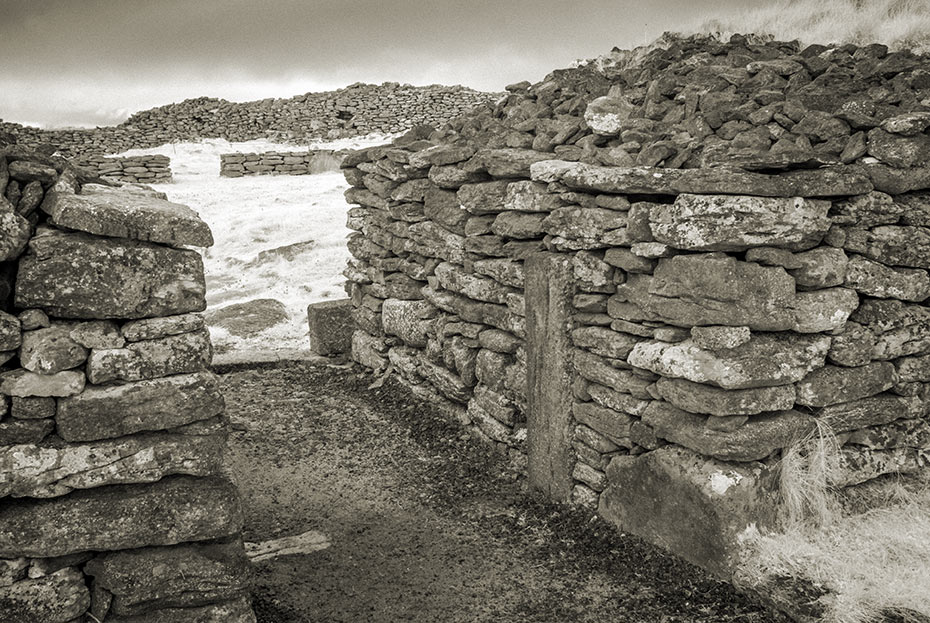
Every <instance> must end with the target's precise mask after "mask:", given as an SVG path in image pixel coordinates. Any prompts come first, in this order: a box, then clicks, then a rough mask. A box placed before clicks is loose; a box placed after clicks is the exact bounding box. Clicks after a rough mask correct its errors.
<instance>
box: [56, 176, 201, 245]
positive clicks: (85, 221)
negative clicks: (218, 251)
mask: <svg viewBox="0 0 930 623" xmlns="http://www.w3.org/2000/svg"><path fill="white" fill-rule="evenodd" d="M42 211H44V212H45V213H46V214H48V215H49V217H50V222H51V223H52V224H53V225H56V226H58V227H62V228H67V229H75V230H78V231H84V232H88V233H91V234H96V235H98V236H110V237H115V238H131V239H133V240H145V241H148V242H158V243H162V244H167V245H171V246H181V245H191V246H195V247H209V246H212V245H213V234H212V233H211V232H210V228H209V227H208V226H207V224H206V223H204V222H203V220H202V219H201V218H200V217H199V216H198V215H197V213H196V212H194V211H193V210H191V209H190V208H188V207H187V206H185V205H181V204H179V203H171V202H170V201H165V200H164V199H157V198H154V197H147V196H145V195H139V194H135V193H122V192H118V191H114V190H107V191H104V192H101V191H96V190H94V189H93V188H85V189H83V190H82V192H81V194H79V195H76V194H73V193H61V192H56V191H54V190H53V191H51V192H49V193H47V194H46V195H45V201H43V202H42Z"/></svg>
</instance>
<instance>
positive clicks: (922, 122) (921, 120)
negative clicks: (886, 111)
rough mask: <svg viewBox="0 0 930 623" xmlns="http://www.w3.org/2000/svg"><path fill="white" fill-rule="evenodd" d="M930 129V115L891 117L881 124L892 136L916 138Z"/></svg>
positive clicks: (906, 114)
mask: <svg viewBox="0 0 930 623" xmlns="http://www.w3.org/2000/svg"><path fill="white" fill-rule="evenodd" d="M928 127H930V113H928V112H911V113H905V114H903V115H896V116H894V117H889V118H888V119H885V120H884V121H882V123H881V128H882V129H883V130H884V131H886V132H891V133H892V134H900V135H901V136H916V135H918V134H920V133H921V132H923V131H924V130H926V129H927V128H928Z"/></svg>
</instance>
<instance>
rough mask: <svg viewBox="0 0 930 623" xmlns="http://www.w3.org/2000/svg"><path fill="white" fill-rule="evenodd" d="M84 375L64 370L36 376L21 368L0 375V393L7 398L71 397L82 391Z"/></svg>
mask: <svg viewBox="0 0 930 623" xmlns="http://www.w3.org/2000/svg"><path fill="white" fill-rule="evenodd" d="M84 382H85V379H84V373H83V372H81V371H77V370H65V371H63V372H56V373H54V374H36V373H35V372H30V371H28V370H24V369H22V368H17V369H16V370H11V371H9V372H4V373H2V374H0V393H2V394H6V395H7V396H19V397H21V398H25V397H28V396H58V397H65V396H73V395H75V394H79V393H81V391H82V390H83V389H84Z"/></svg>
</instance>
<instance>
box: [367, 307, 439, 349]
mask: <svg viewBox="0 0 930 623" xmlns="http://www.w3.org/2000/svg"><path fill="white" fill-rule="evenodd" d="M438 315H439V310H438V309H436V307H435V306H433V305H432V304H431V303H430V302H429V301H403V300H399V299H387V300H385V301H384V304H383V305H382V307H381V322H382V325H383V327H384V332H385V333H387V334H388V335H396V336H397V337H399V338H400V339H402V340H403V341H404V343H405V344H407V345H408V346H416V347H419V348H423V347H425V346H426V339H427V333H428V332H429V330H430V329H431V327H432V326H433V325H434V324H435V323H434V322H430V321H431V320H432V319H434V318H436V317H437V316H438Z"/></svg>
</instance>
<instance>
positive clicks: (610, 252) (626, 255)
mask: <svg viewBox="0 0 930 623" xmlns="http://www.w3.org/2000/svg"><path fill="white" fill-rule="evenodd" d="M604 261H605V262H606V263H608V264H610V265H611V266H616V267H617V268H621V269H623V270H624V271H625V272H628V273H648V274H651V273H652V272H653V271H654V270H655V268H656V264H657V261H656V260H654V259H651V258H645V257H640V256H638V255H635V254H634V253H633V252H632V251H630V250H629V249H624V248H622V247H614V248H611V249H607V251H605V252H604Z"/></svg>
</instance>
